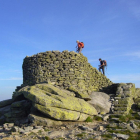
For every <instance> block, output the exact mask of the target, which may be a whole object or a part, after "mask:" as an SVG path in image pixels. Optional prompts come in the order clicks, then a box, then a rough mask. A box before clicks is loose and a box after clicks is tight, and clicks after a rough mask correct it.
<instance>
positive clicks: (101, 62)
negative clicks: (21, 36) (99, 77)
mask: <svg viewBox="0 0 140 140" xmlns="http://www.w3.org/2000/svg"><path fill="white" fill-rule="evenodd" d="M99 61H100V65H99V71H100V72H101V69H102V72H103V74H104V75H105V63H104V61H103V60H102V59H101V58H99Z"/></svg>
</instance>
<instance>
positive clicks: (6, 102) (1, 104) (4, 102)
mask: <svg viewBox="0 0 140 140" xmlns="http://www.w3.org/2000/svg"><path fill="white" fill-rule="evenodd" d="M13 101H14V100H13V99H8V100H4V101H1V102H0V108H2V107H5V106H8V105H10V104H12V103H13Z"/></svg>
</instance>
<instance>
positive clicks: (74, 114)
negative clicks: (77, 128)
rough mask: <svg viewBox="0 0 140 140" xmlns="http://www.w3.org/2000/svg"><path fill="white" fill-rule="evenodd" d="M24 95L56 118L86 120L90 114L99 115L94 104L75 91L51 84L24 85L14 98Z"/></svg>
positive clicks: (39, 108)
mask: <svg viewBox="0 0 140 140" xmlns="http://www.w3.org/2000/svg"><path fill="white" fill-rule="evenodd" d="M22 95H23V96H24V97H25V98H26V99H28V100H30V101H31V102H32V104H33V106H34V107H35V108H36V109H37V110H38V111H40V112H42V113H43V114H45V115H46V116H47V117H48V116H49V117H50V118H53V119H56V120H71V121H84V120H86V118H87V117H88V116H91V115H97V111H96V109H95V108H94V107H93V106H91V105H90V104H89V103H87V102H86V101H85V100H83V99H80V98H77V97H75V94H74V93H73V92H70V91H67V90H64V89H60V88H58V87H54V86H53V85H50V84H45V83H44V84H36V85H34V86H27V87H24V88H22V89H20V90H19V91H18V92H15V93H14V94H13V99H16V98H18V96H22Z"/></svg>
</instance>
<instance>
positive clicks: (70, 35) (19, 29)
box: [0, 0, 140, 101]
mask: <svg viewBox="0 0 140 140" xmlns="http://www.w3.org/2000/svg"><path fill="white" fill-rule="evenodd" d="M76 40H80V41H83V42H84V44H85V48H84V49H83V51H82V53H83V55H85V56H86V57H87V58H88V61H89V63H90V64H91V65H92V66H93V67H96V68H98V65H99V60H98V59H99V58H102V59H105V60H106V61H107V63H108V67H107V71H106V76H107V77H108V78H109V79H110V80H111V81H113V82H114V83H120V82H123V83H129V82H131V83H135V85H136V87H138V88H140V0H0V101H1V100H5V99H9V98H11V97H12V93H13V91H14V90H15V88H16V86H20V85H21V84H22V82H23V81H22V63H23V59H24V58H25V57H26V56H27V55H28V56H31V55H34V54H37V53H39V52H45V51H51V50H59V51H63V50H68V51H75V46H76Z"/></svg>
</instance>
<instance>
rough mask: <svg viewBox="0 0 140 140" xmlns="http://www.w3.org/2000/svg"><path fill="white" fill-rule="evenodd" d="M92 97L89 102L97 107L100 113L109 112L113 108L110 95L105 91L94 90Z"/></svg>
mask: <svg viewBox="0 0 140 140" xmlns="http://www.w3.org/2000/svg"><path fill="white" fill-rule="evenodd" d="M90 97H91V101H88V103H90V104H91V105H92V106H93V107H95V108H96V110H97V112H98V113H101V114H106V113H109V111H110V108H111V102H109V99H110V96H109V95H107V94H106V93H104V92H92V93H91V95H90Z"/></svg>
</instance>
